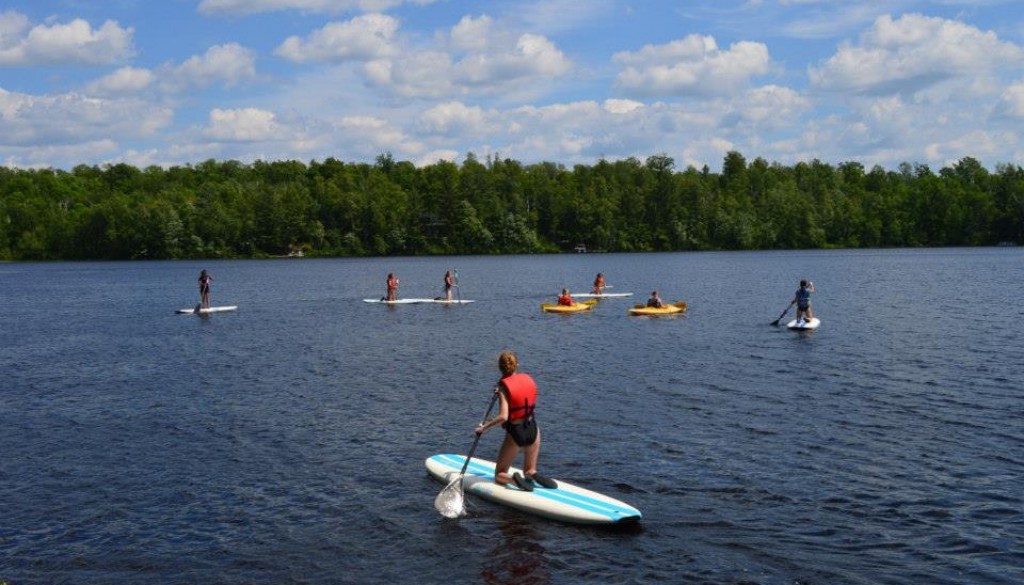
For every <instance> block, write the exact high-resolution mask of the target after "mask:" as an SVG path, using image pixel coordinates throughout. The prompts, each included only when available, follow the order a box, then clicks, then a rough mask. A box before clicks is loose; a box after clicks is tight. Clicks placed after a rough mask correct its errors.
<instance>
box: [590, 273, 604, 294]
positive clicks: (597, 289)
mask: <svg viewBox="0 0 1024 585" xmlns="http://www.w3.org/2000/svg"><path fill="white" fill-rule="evenodd" d="M604 287H605V284H604V273H603V272H598V273H597V277H596V278H595V279H594V290H593V291H591V292H593V293H594V294H595V295H603V294H604Z"/></svg>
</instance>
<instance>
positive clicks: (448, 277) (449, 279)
mask: <svg viewBox="0 0 1024 585" xmlns="http://www.w3.org/2000/svg"><path fill="white" fill-rule="evenodd" d="M454 287H455V278H454V277H453V276H452V271H451V270H449V271H448V272H445V273H444V300H446V301H448V302H449V303H450V302H451V301H452V288H454Z"/></svg>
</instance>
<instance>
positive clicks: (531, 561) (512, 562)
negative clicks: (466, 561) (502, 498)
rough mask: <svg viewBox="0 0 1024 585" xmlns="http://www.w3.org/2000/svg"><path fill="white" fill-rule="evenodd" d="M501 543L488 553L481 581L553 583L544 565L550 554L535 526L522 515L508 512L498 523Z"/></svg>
mask: <svg viewBox="0 0 1024 585" xmlns="http://www.w3.org/2000/svg"><path fill="white" fill-rule="evenodd" d="M498 526H499V527H500V528H501V536H502V539H501V540H500V541H498V544H497V545H496V546H495V547H494V548H492V549H491V550H490V551H488V554H487V556H488V559H487V561H485V562H484V563H482V565H481V568H480V577H481V579H482V580H483V582H484V583H487V584H488V585H491V584H495V585H541V584H544V583H551V572H550V571H549V570H548V568H547V566H546V565H545V562H544V561H545V559H547V551H546V550H544V547H543V546H542V545H541V544H540V541H541V535H540V533H539V532H537V528H536V524H535V523H534V522H531V521H530V520H529V519H528V518H525V517H523V515H522V514H520V513H519V512H514V511H508V510H506V511H505V512H504V513H503V514H502V515H501V518H500V519H499V520H498Z"/></svg>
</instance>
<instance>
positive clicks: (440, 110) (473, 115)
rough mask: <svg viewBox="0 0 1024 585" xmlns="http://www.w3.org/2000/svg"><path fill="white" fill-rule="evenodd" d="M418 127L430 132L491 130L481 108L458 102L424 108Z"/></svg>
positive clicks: (481, 131) (464, 133) (446, 132)
mask: <svg viewBox="0 0 1024 585" xmlns="http://www.w3.org/2000/svg"><path fill="white" fill-rule="evenodd" d="M419 128H420V130H422V131H424V132H429V133H432V134H453V133H460V134H462V135H466V134H483V133H486V132H488V131H490V130H493V128H492V127H491V124H490V122H489V121H488V116H487V114H486V113H485V112H484V111H483V109H481V108H479V107H475V106H474V107H470V106H467V105H465V104H462V103H460V102H445V103H442V104H438V105H436V106H434V107H432V108H430V109H428V110H426V111H425V112H423V113H422V114H421V115H420V118H419Z"/></svg>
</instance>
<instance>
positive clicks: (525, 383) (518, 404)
mask: <svg viewBox="0 0 1024 585" xmlns="http://www.w3.org/2000/svg"><path fill="white" fill-rule="evenodd" d="M501 384H502V385H503V386H505V390H506V392H508V420H509V422H516V421H520V420H523V419H528V418H533V411H534V409H535V408H536V406H537V383H536V382H534V381H533V378H531V377H530V375H529V374H512V375H511V376H509V377H507V378H502V379H501Z"/></svg>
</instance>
